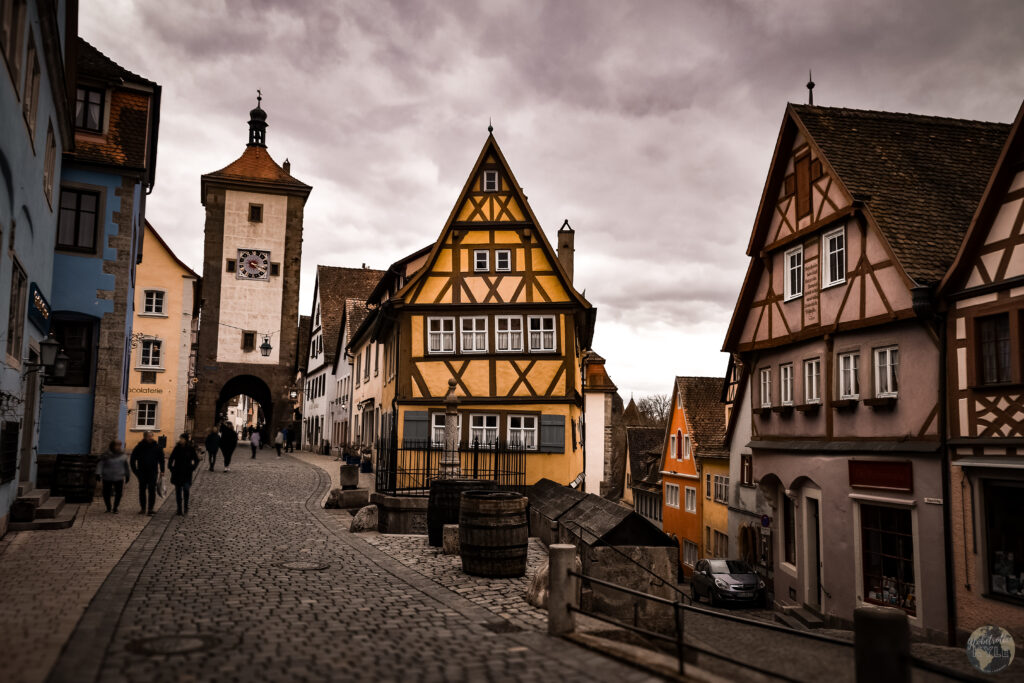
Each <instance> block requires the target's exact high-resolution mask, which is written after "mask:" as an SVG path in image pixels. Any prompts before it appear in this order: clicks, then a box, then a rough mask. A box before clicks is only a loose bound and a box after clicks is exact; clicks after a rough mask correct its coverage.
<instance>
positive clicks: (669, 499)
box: [665, 483, 679, 510]
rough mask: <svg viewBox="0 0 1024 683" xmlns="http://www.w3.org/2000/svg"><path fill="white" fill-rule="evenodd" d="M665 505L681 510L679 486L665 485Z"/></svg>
mask: <svg viewBox="0 0 1024 683" xmlns="http://www.w3.org/2000/svg"><path fill="white" fill-rule="evenodd" d="M673 501H675V502H673ZM665 505H667V506H669V507H670V508H675V509H676V510H678V509H679V484H669V483H666V484H665Z"/></svg>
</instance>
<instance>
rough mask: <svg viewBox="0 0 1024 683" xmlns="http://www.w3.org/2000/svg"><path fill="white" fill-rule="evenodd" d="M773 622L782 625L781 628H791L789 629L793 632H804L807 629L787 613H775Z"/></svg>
mask: <svg viewBox="0 0 1024 683" xmlns="http://www.w3.org/2000/svg"><path fill="white" fill-rule="evenodd" d="M775 621H776V623H779V624H782V625H783V626H788V627H789V628H791V629H793V630H795V631H806V630H807V627H806V626H804V625H803V623H802V622H801V621H799V620H798V619H796V617H793V616H791V615H790V614H789V613H788V611H786V612H776V613H775Z"/></svg>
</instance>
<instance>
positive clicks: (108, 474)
mask: <svg viewBox="0 0 1024 683" xmlns="http://www.w3.org/2000/svg"><path fill="white" fill-rule="evenodd" d="M96 478H97V479H100V480H102V481H103V503H104V504H105V505H106V506H107V512H113V513H114V514H115V515H116V514H117V508H118V506H120V505H121V496H122V494H123V493H124V487H125V485H126V484H127V483H128V482H129V481H130V480H131V478H132V470H131V467H129V465H128V456H127V455H125V454H124V445H123V444H122V443H121V442H120V441H118V440H117V439H114V440H113V441H111V442H110V445H109V446H107V452H106V453H104V454H103V455H101V456H100V461H99V462H98V463H96ZM111 498H113V507H111Z"/></svg>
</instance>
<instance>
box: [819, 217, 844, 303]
mask: <svg viewBox="0 0 1024 683" xmlns="http://www.w3.org/2000/svg"><path fill="white" fill-rule="evenodd" d="M837 236H838V237H840V238H841V239H842V244H841V245H839V247H838V248H837V249H835V251H834V252H833V251H832V249H831V246H830V244H829V242H830V241H831V240H832V238H833V237H837ZM833 253H835V254H839V256H840V258H841V259H842V264H841V268H838V269H839V270H840V271H841V272H838V273H834V272H832V254H833ZM836 265H837V266H840V264H836ZM846 267H847V263H846V226H845V225H844V226H843V227H841V228H836V229H835V230H830V231H829V232H826V233H825V234H824V235H822V236H821V288H822V289H825V288H827V287H834V286H836V285H841V284H843V283H844V282H846Z"/></svg>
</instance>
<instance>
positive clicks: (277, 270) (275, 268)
mask: <svg viewBox="0 0 1024 683" xmlns="http://www.w3.org/2000/svg"><path fill="white" fill-rule="evenodd" d="M280 274H281V264H280V263H271V264H270V275H271V276H272V277H277V276H278V275H280Z"/></svg>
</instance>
